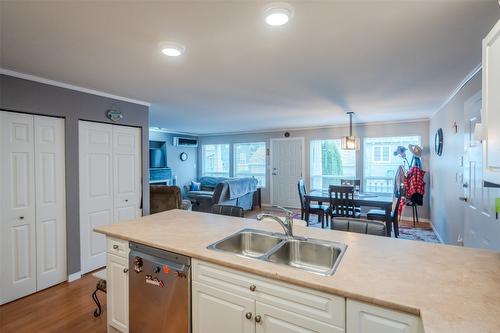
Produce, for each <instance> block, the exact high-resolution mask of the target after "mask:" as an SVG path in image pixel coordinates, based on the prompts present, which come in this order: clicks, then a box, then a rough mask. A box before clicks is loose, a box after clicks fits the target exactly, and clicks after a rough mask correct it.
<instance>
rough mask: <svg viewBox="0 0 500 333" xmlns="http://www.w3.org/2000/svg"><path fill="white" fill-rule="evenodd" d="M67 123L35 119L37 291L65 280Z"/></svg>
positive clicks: (59, 120)
mask: <svg viewBox="0 0 500 333" xmlns="http://www.w3.org/2000/svg"><path fill="white" fill-rule="evenodd" d="M64 154H65V153H64V120H63V119H59V118H52V117H39V116H35V189H36V249H37V251H36V257H37V290H42V289H44V288H47V287H50V286H53V285H55V284H57V283H60V282H63V281H65V280H66V197H65V196H66V193H65V186H66V185H65V161H64Z"/></svg>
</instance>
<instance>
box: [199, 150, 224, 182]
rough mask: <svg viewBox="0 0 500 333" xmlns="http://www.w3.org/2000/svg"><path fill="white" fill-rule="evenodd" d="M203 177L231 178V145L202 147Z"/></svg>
mask: <svg viewBox="0 0 500 333" xmlns="http://www.w3.org/2000/svg"><path fill="white" fill-rule="evenodd" d="M201 161H202V171H201V174H202V176H213V177H229V144H218V145H203V146H202V147H201Z"/></svg>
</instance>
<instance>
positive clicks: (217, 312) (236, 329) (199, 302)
mask: <svg viewBox="0 0 500 333" xmlns="http://www.w3.org/2000/svg"><path fill="white" fill-rule="evenodd" d="M254 310H255V302H254V301H253V300H252V299H249V298H246V297H242V296H238V295H235V294H232V293H228V292H225V291H223V290H220V289H217V288H213V287H209V286H207V285H204V284H201V283H198V282H195V281H193V283H192V314H193V316H192V323H193V333H251V332H254V331H255V323H254ZM247 316H248V317H249V318H247Z"/></svg>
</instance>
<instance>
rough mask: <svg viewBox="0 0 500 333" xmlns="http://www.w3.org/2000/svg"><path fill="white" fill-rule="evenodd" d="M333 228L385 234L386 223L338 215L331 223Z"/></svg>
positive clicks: (377, 234)
mask: <svg viewBox="0 0 500 333" xmlns="http://www.w3.org/2000/svg"><path fill="white" fill-rule="evenodd" d="M332 226H333V227H332V229H333V230H341V231H349V232H356V233H359V234H367V235H376V236H384V237H385V236H386V225H385V223H384V222H380V221H370V220H366V219H353V218H349V217H338V218H336V219H335V223H334V224H332Z"/></svg>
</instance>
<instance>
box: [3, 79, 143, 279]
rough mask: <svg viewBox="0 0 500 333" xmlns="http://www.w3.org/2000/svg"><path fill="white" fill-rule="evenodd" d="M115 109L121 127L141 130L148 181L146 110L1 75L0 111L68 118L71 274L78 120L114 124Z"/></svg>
mask: <svg viewBox="0 0 500 333" xmlns="http://www.w3.org/2000/svg"><path fill="white" fill-rule="evenodd" d="M112 105H114V106H116V107H118V108H119V109H120V111H121V112H122V113H123V116H124V117H123V119H122V120H121V121H119V122H118V124H120V125H128V126H135V127H141V128H142V153H143V164H142V168H143V179H145V180H147V179H149V152H148V135H149V134H148V124H149V110H148V107H147V106H143V105H138V104H133V103H128V102H122V101H119V100H114V99H110V98H106V97H101V96H96V95H91V94H87V93H82V92H79V91H74V90H69V89H65V88H60V87H55V86H51V85H47V84H42V83H38V82H33V81H29V80H24V79H19V78H15V77H12V76H7V75H0V109H4V110H7V111H18V112H26V113H33V114H39V115H46V116H56V117H63V118H65V130H66V134H65V140H66V223H67V246H68V253H67V255H68V274H72V273H75V272H78V271H80V224H79V186H78V183H79V178H78V120H80V119H82V120H90V121H98V122H102V123H113V122H111V121H110V120H108V119H107V118H106V115H105V113H106V110H108V109H109V108H110V107H111V106H112ZM143 206H144V214H145V215H147V214H149V184H148V182H147V181H143Z"/></svg>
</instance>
